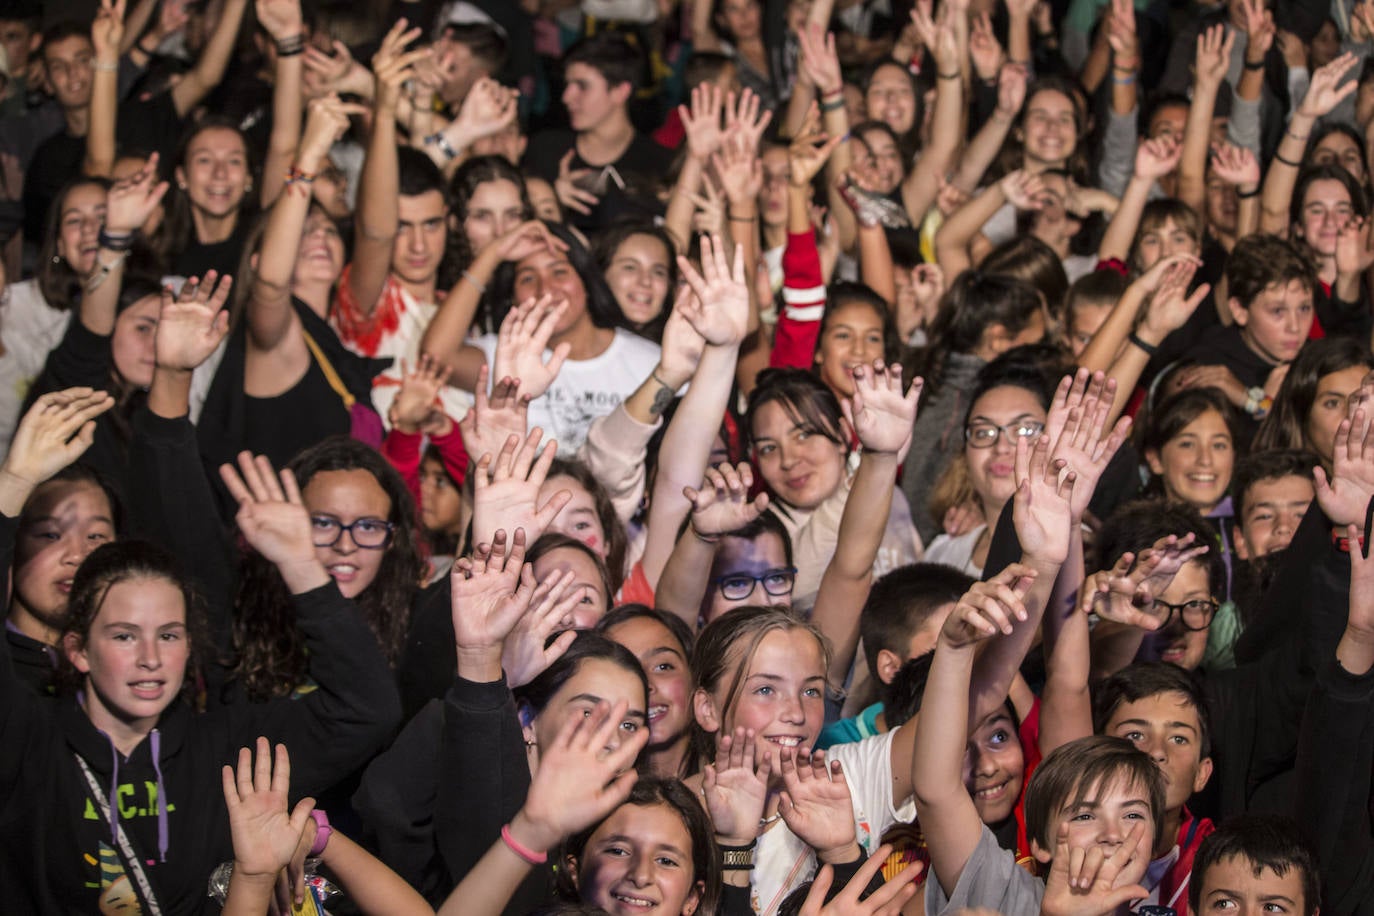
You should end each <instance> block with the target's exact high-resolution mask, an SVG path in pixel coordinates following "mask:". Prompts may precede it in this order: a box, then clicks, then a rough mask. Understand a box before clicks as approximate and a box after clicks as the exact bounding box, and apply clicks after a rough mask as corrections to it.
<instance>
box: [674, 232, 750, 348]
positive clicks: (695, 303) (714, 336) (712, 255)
mask: <svg viewBox="0 0 1374 916" xmlns="http://www.w3.org/2000/svg"><path fill="white" fill-rule="evenodd" d="M677 263H678V267H679V268H680V269H681V270H682V276H683V279H684V280H686V281H687V285H688V286H689V287H691V289H692V292H693V293H694V294H695V295H694V296H692V297H690V298H688V299H685V300H681V299H680V300H679V305H680V306H681V307H682V309H683V317H685V318H686V319H687V320H688V321H689V322H690V323H691V325H692V327H693V328H694V329H696V332H697V333H698V334H700V335H701V336H702V338H703V339H704V340H705V341H706V342H707V343H708V344H710V345H712V346H717V347H733V346H736V345H738V344H739V343H740V341H742V340H744V336H745V334H746V333H747V328H748V324H749V285H748V283H746V282H745V279H744V250H743V247H742V246H736V248H735V261H734V264H733V265H731V264H730V263H728V262H727V261H726V258H725V244H724V240H723V239H721V238H720V237H719V236H714V237H713V236H706V237H705V238H703V239H702V240H701V273H697V272H696V269H695V268H694V267H692V264H691V262H690V261H688V260H687V259H686V258H684V257H681V256H679V257H678V259H677Z"/></svg>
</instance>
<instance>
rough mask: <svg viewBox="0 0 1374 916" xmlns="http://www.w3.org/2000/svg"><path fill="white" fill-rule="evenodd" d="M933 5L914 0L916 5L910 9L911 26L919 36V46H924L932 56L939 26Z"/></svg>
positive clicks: (925, 0)
mask: <svg viewBox="0 0 1374 916" xmlns="http://www.w3.org/2000/svg"><path fill="white" fill-rule="evenodd" d="M934 7H935V4H934V2H933V0H916V5H915V6H913V7H912V8H911V25H912V28H914V29H915V30H916V34H917V35H918V36H920V39H921V44H923V45H925V46H926V50H927V51H928V52H930V54H931V55H932V56H934V54H935V45H936V44H937V42H938V36H939V26H938V25H937V24H936V21H935V16H934Z"/></svg>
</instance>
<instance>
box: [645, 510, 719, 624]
mask: <svg viewBox="0 0 1374 916" xmlns="http://www.w3.org/2000/svg"><path fill="white" fill-rule="evenodd" d="M715 556H716V545H715V544H713V543H710V542H707V541H704V540H702V538H701V536H700V535H698V534H697V533H696V532H695V531H693V530H692V528H691V526H690V525H688V527H687V530H686V531H684V532H683V533H682V534H681V535H680V536H679V537H678V539H677V544H676V545H675V546H674V547H673V552H672V553H671V554H670V555H669V556H668V562H667V563H666V564H664V566H663V572H662V573H661V574H660V575H659V577H658V585H657V586H655V588H654V604H655V605H657V606H658V607H659V608H660V609H661V610H664V611H668V612H669V613H671V614H676V615H677V616H678V617H680V618H682V621H683V622H684V623H686V624H687V626H688V627H689V628H691V629H692V630H693V631H694V632H695V630H696V628H697V621H698V620H699V619H700V617H701V602H702V599H704V598H705V597H706V590H707V588H709V587H710V583H709V582H708V581H707V579H708V578H709V577H710V575H711V561H712V560H714V559H715Z"/></svg>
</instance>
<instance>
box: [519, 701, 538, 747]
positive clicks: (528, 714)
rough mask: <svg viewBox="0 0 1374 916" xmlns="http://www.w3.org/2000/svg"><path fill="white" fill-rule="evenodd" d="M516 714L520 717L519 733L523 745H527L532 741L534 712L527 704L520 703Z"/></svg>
mask: <svg viewBox="0 0 1374 916" xmlns="http://www.w3.org/2000/svg"><path fill="white" fill-rule="evenodd" d="M517 714H518V715H519V716H520V733H521V735H523V736H524V738H525V743H526V744H529V743H531V742H532V741H534V718H535V717H534V710H533V709H531V708H530V707H529V705H528V704H525V703H521V704H520V708H519V709H518V710H517Z"/></svg>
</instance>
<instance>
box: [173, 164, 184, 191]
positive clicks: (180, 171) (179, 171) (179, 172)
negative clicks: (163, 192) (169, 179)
mask: <svg viewBox="0 0 1374 916" xmlns="http://www.w3.org/2000/svg"><path fill="white" fill-rule="evenodd" d="M172 176H173V177H174V178H176V180H177V187H178V188H181V190H183V191H185V190H186V170H185V169H184V168H182V167H181V166H177V167H176V171H175V172H173V173H172Z"/></svg>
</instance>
